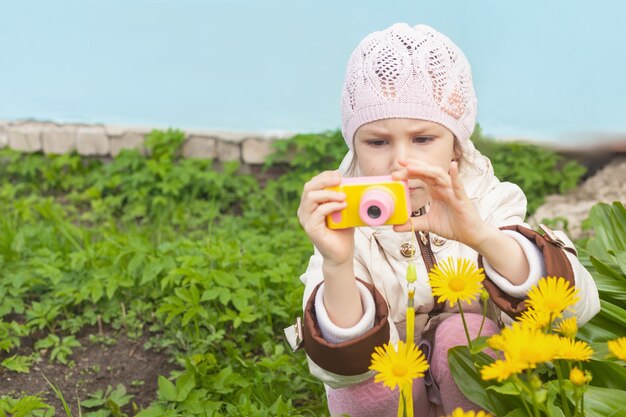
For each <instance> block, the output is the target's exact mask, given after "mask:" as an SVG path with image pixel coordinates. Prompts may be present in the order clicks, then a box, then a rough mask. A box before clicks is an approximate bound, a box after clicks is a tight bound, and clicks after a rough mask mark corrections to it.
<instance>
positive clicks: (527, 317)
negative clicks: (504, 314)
mask: <svg viewBox="0 0 626 417" xmlns="http://www.w3.org/2000/svg"><path fill="white" fill-rule="evenodd" d="M550 320H552V317H551V316H550V313H548V312H546V311H536V310H533V309H528V310H526V311H524V312H523V313H522V315H521V316H520V317H518V318H517V321H518V322H519V323H521V324H523V325H524V326H527V327H530V328H532V329H537V330H543V329H545V328H546V326H548V325H549V324H550Z"/></svg>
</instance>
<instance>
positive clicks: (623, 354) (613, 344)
mask: <svg viewBox="0 0 626 417" xmlns="http://www.w3.org/2000/svg"><path fill="white" fill-rule="evenodd" d="M607 345H608V346H609V350H610V351H611V353H612V354H613V355H614V356H616V357H617V358H619V359H621V360H623V361H626V337H620V338H619V339H615V340H609V341H608V342H607Z"/></svg>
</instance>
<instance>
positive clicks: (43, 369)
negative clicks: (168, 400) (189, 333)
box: [0, 328, 175, 416]
mask: <svg viewBox="0 0 626 417" xmlns="http://www.w3.org/2000/svg"><path fill="white" fill-rule="evenodd" d="M90 334H99V332H98V329H97V328H96V329H93V328H91V329H83V330H81V332H79V333H78V335H77V336H76V339H77V340H78V341H79V342H80V343H81V345H82V348H75V349H74V353H73V355H72V356H70V359H72V360H74V362H75V365H74V366H71V367H70V366H66V365H62V364H59V363H53V364H50V363H48V356H49V355H48V354H47V352H41V353H42V355H41V356H42V358H43V359H42V360H41V361H40V362H38V363H35V364H34V365H33V366H32V367H31V370H30V372H29V373H16V372H11V371H7V370H6V369H4V368H2V367H0V396H2V395H10V396H11V397H13V398H21V397H22V396H24V395H38V396H40V397H42V398H43V399H44V400H45V401H46V403H48V404H50V405H52V406H54V407H55V411H56V413H55V415H57V416H64V415H65V412H64V411H63V405H62V403H61V401H60V400H59V399H58V398H57V397H56V395H55V394H54V392H53V390H52V389H51V388H50V386H49V385H48V383H47V382H46V380H45V378H44V377H43V375H45V376H46V378H48V380H50V382H52V383H53V384H54V385H56V386H57V387H58V388H59V390H60V391H61V393H62V394H63V397H64V398H65V400H66V401H67V403H68V405H69V406H70V407H71V409H72V413H73V415H75V416H77V415H79V413H78V402H79V401H83V400H85V399H87V398H88V394H92V393H95V392H96V391H97V390H102V392H105V391H106V389H107V387H109V386H111V387H112V388H113V389H115V387H116V386H117V385H118V384H123V385H124V387H126V390H127V394H130V395H132V396H133V398H132V399H131V401H130V403H129V405H128V406H126V407H124V408H123V410H124V411H126V412H128V413H131V415H132V414H134V412H132V410H133V403H134V407H135V409H140V408H142V407H144V408H145V407H147V406H148V405H149V404H150V403H151V402H152V401H154V400H155V399H156V391H157V380H158V376H159V375H163V376H168V375H169V373H170V371H172V370H173V369H175V366H174V365H173V364H172V363H170V362H169V361H170V356H169V355H166V354H165V353H164V352H156V351H153V350H144V349H143V346H144V343H146V341H147V340H148V338H147V336H146V335H144V336H143V337H142V338H140V339H137V340H133V339H129V338H128V337H127V336H125V335H123V334H119V335H114V334H113V333H112V331H111V330H108V331H107V330H104V334H101V336H108V337H109V338H111V339H110V340H114V343H113V344H111V345H107V344H104V343H101V342H92V341H90V338H89V335H90ZM36 340H37V338H26V339H24V340H22V346H21V347H20V349H18V351H17V352H12V353H13V354H15V353H17V354H19V355H28V354H30V353H32V349H33V347H32V345H33V344H34V343H35V341H36ZM4 356H6V355H5V354H0V361H2V360H4V359H5V358H4ZM87 411H89V410H88V409H85V408H84V407H83V408H82V413H83V414H85V412H87Z"/></svg>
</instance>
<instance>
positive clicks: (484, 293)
mask: <svg viewBox="0 0 626 417" xmlns="http://www.w3.org/2000/svg"><path fill="white" fill-rule="evenodd" d="M480 299H481V300H482V301H483V302H485V301H487V300H489V292H488V291H487V290H486V289H484V288H483V289H482V290H481V291H480Z"/></svg>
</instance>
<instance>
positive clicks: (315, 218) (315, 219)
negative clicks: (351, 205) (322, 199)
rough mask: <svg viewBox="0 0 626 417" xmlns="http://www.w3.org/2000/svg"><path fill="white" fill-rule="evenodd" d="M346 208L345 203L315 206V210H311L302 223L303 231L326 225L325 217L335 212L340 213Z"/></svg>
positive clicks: (334, 202)
mask: <svg viewBox="0 0 626 417" xmlns="http://www.w3.org/2000/svg"><path fill="white" fill-rule="evenodd" d="M347 206H348V203H347V202H345V201H343V202H337V201H333V202H330V203H324V204H320V205H319V206H317V208H316V209H315V210H313V212H312V213H311V215H310V216H308V218H307V219H306V221H305V222H304V223H303V226H304V229H305V230H310V229H307V227H309V228H311V229H313V228H316V227H318V226H319V225H320V224H322V223H324V224H326V216H328V215H330V214H332V213H334V212H336V211H341V210H343V209H345V208H346V207H347Z"/></svg>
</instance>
